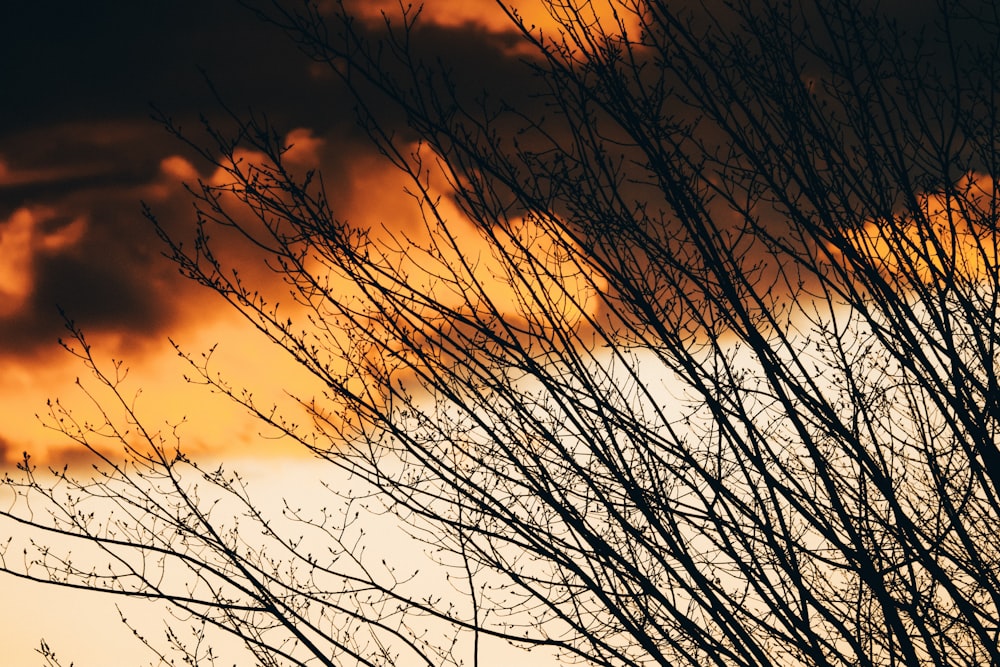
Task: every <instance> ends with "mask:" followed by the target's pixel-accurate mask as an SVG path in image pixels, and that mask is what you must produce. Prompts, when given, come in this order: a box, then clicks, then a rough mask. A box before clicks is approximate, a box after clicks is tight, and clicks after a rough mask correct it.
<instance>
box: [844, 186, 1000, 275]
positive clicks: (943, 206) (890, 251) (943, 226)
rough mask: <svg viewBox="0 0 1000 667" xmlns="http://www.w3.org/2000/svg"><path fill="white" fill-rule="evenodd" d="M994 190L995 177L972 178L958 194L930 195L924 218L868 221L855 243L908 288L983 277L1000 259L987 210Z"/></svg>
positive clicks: (854, 236) (998, 243)
mask: <svg viewBox="0 0 1000 667" xmlns="http://www.w3.org/2000/svg"><path fill="white" fill-rule="evenodd" d="M993 189H994V183H993V179H992V178H991V177H990V176H987V175H984V174H974V173H970V174H967V175H966V176H965V177H964V178H963V179H961V180H960V181H959V182H958V183H956V184H955V186H954V189H953V192H954V194H952V195H949V194H946V193H941V192H930V193H926V194H924V195H922V196H921V197H920V198H919V200H918V204H919V207H920V211H919V215H911V216H909V217H906V216H903V217H898V218H896V219H893V220H892V221H889V222H888V223H885V222H875V221H870V222H867V223H865V225H864V226H863V227H862V228H861V229H859V230H857V231H856V232H854V233H853V234H852V243H853V245H854V246H855V248H856V249H857V250H858V251H860V252H861V253H862V255H863V256H864V257H865V258H867V259H868V260H870V261H873V262H874V263H875V265H876V266H877V267H878V268H879V269H881V270H882V271H884V272H885V274H886V275H895V276H899V277H901V278H902V280H903V282H904V284H905V283H907V282H908V281H918V282H921V283H932V282H937V281H940V280H954V279H959V280H962V281H968V282H976V281H978V280H981V279H984V278H986V277H987V275H986V271H988V270H991V269H992V268H993V267H995V266H996V265H997V263H998V261H1000V237H998V227H997V223H996V220H993V219H991V218H990V215H991V214H990V211H989V210H988V207H989V202H992V201H993V199H994V192H993ZM981 205H985V206H986V207H987V208H986V209H985V210H983V209H982V208H981ZM836 254H837V255H839V254H840V253H836ZM914 286H915V285H914Z"/></svg>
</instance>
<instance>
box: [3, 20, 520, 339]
mask: <svg viewBox="0 0 1000 667" xmlns="http://www.w3.org/2000/svg"><path fill="white" fill-rule="evenodd" d="M372 29H373V30H376V31H377V30H378V29H379V28H378V22H374V23H373V24H372ZM422 33H423V34H422V37H421V39H420V40H419V43H420V45H421V48H422V51H423V55H425V56H426V57H428V58H432V59H433V58H437V57H439V56H440V57H441V58H442V59H443V60H444V61H446V62H450V63H454V65H455V69H454V74H455V76H456V77H457V80H458V83H459V85H460V86H463V87H464V86H465V85H467V84H469V85H473V86H476V87H478V88H482V87H485V88H487V89H489V90H490V91H491V93H493V94H494V95H497V96H500V97H504V96H519V97H521V99H522V100H523V99H524V98H523V90H524V88H523V86H522V85H521V84H520V81H519V79H521V78H522V77H523V76H524V72H525V70H524V68H523V65H522V64H520V63H518V62H517V60H516V58H514V57H510V55H509V53H508V51H507V50H506V49H507V47H508V46H509V39H508V38H505V37H503V36H497V35H495V34H489V33H487V32H485V31H484V30H482V29H477V28H474V27H472V26H458V27H452V28H444V27H437V26H434V25H428V26H426V27H425V28H424V29H423V30H422ZM0 62H2V63H3V67H0V90H2V91H3V103H2V104H0V248H3V249H4V252H5V253H6V257H5V258H0V276H4V275H8V276H14V278H15V280H13V281H12V283H11V285H8V286H6V292H5V290H4V288H3V287H2V286H0V301H2V300H3V299H4V298H5V294H6V299H7V301H6V303H0V356H4V355H11V354H14V355H29V356H30V355H33V354H35V353H37V351H38V350H42V349H49V348H50V347H51V345H52V343H53V341H54V340H55V339H56V338H57V337H58V336H59V335H60V334H61V333H62V329H61V322H60V320H59V317H58V314H57V312H58V311H57V306H60V307H62V308H64V309H65V310H66V311H67V312H68V313H69V314H70V315H72V316H73V317H74V318H76V319H77V320H78V321H79V323H80V324H81V325H83V326H84V327H85V328H88V329H90V330H95V329H96V330H103V331H118V332H120V333H122V334H123V336H124V337H125V338H127V339H135V340H139V339H142V338H148V337H151V336H157V335H161V334H160V332H161V331H164V330H169V325H171V324H174V325H177V324H181V325H184V324H186V323H188V322H190V321H193V320H196V319H197V318H198V312H199V306H198V303H199V299H201V298H204V297H202V296H200V295H199V293H198V291H197V290H196V289H195V288H194V286H192V285H189V284H187V283H186V282H185V281H184V279H183V278H181V277H180V276H178V275H177V273H176V271H175V270H174V269H173V267H171V266H170V265H169V263H167V262H166V260H164V259H163V258H161V257H160V256H159V250H160V248H161V246H159V245H158V241H157V239H156V238H155V234H154V233H153V231H152V227H151V226H150V225H149V223H148V222H147V221H145V220H144V219H143V217H142V215H141V212H140V204H139V200H140V199H143V198H149V197H150V196H151V195H150V192H151V190H150V189H151V188H153V187H154V186H156V187H161V188H162V187H167V186H165V185H164V184H163V181H164V174H163V173H162V168H161V162H162V161H163V160H164V158H167V157H168V156H171V155H181V156H184V157H185V158H187V159H189V160H191V161H192V162H193V164H195V165H196V166H197V168H198V169H200V170H201V172H202V173H201V175H202V176H207V175H209V174H210V168H209V167H208V166H207V165H204V164H200V163H198V162H197V160H196V159H195V158H194V154H193V152H192V151H190V150H188V149H186V147H184V146H183V145H182V144H181V143H180V142H178V141H177V140H176V139H175V138H173V137H171V136H170V135H168V133H167V132H165V131H164V129H163V128H162V127H160V126H159V125H157V124H156V123H155V122H153V121H152V120H151V119H150V118H149V115H150V109H151V108H150V103H152V104H155V105H156V106H157V107H158V108H160V109H162V110H163V111H164V112H165V113H167V114H169V115H170V116H171V117H172V118H173V119H175V120H176V121H177V122H179V123H180V124H182V125H183V126H184V127H185V129H186V130H188V131H192V132H193V133H194V135H195V136H196V137H204V135H203V134H199V132H200V130H199V127H200V121H199V115H200V114H202V113H204V114H205V115H207V116H208V117H209V118H210V119H212V120H213V121H216V122H219V123H220V125H221V126H222V127H223V128H224V127H225V125H226V120H225V115H224V114H222V113H220V108H219V103H218V100H216V99H215V97H214V96H213V92H212V90H211V89H210V87H209V86H208V85H207V84H206V81H205V78H204V77H203V74H202V70H203V71H204V72H205V74H206V75H207V76H208V77H209V78H210V79H211V81H212V82H213V84H215V85H216V88H217V90H218V93H219V95H220V96H221V97H222V98H223V99H224V100H225V103H226V104H227V105H228V106H229V107H230V108H231V109H233V110H234V111H235V112H237V113H239V114H243V113H246V112H247V111H248V110H250V109H251V108H252V109H253V110H254V111H255V112H261V113H266V114H267V115H268V117H269V119H270V120H271V122H273V123H274V124H275V125H276V126H277V127H278V128H279V129H280V130H284V131H287V130H291V129H293V128H295V127H305V128H309V129H310V130H311V131H313V132H314V133H316V135H317V136H320V137H322V138H324V139H326V140H327V145H328V147H329V150H327V151H325V153H324V164H323V167H324V173H325V176H326V179H327V181H328V188H329V190H330V191H331V193H337V192H338V191H339V192H340V194H341V195H343V197H344V199H345V200H349V199H350V198H351V197H350V195H351V193H349V192H347V191H346V190H345V188H348V187H349V185H347V184H348V183H349V180H350V179H348V178H345V176H346V174H347V173H348V172H349V170H350V165H351V164H352V162H354V161H355V160H356V158H357V157H358V156H359V155H361V154H370V152H371V150H372V149H371V148H370V147H368V146H367V145H366V144H365V142H364V141H362V133H361V132H360V131H358V130H357V129H356V128H354V127H353V120H354V111H353V108H352V104H351V103H350V101H349V98H348V97H347V96H346V95H345V94H344V91H343V90H342V89H341V88H340V86H339V84H338V83H337V81H336V79H335V78H334V77H332V76H329V75H327V76H324V75H323V74H322V66H319V68H317V66H316V65H315V64H313V63H310V61H309V60H308V59H306V58H304V57H303V56H302V55H301V54H300V53H299V52H298V51H297V50H296V49H295V47H294V45H293V44H292V43H291V42H290V40H288V39H287V37H286V36H285V35H283V34H281V32H280V31H279V30H277V29H275V28H274V26H270V25H267V24H265V23H263V22H261V21H260V20H259V19H258V18H257V17H256V16H255V15H254V14H253V13H252V12H250V11H247V10H246V9H245V8H243V7H241V6H240V5H239V3H237V2H235V1H229V0H219V1H213V2H201V1H194V0H150V1H147V2H125V1H112V0H100V1H96V2H26V1H24V2H20V1H19V2H11V3H4V5H3V8H2V9H0ZM390 122H391V123H394V124H396V123H398V124H399V125H400V128H399V129H402V124H403V123H404V120H403V119H402V118H394V119H391V121H390ZM168 189H170V192H171V194H170V196H169V197H167V198H166V199H162V198H161V199H157V198H156V197H154V199H157V200H156V201H153V202H152V203H153V205H154V208H155V210H156V212H157V214H158V217H159V218H160V220H161V221H162V222H163V223H164V224H165V225H166V226H168V227H170V228H173V229H181V228H182V227H184V226H189V225H190V224H191V222H192V220H193V215H192V210H191V206H190V203H189V198H188V197H186V196H185V194H184V193H183V190H182V189H181V188H180V186H179V184H178V183H173V184H172V185H170V186H169V187H168ZM15 217H17V221H15V220H14V218H15ZM74 221H75V222H74ZM15 222H16V224H15ZM64 227H65V228H66V229H70V230H72V231H73V232H74V233H75V234H76V236H73V238H72V239H70V240H68V241H67V240H66V239H67V238H68V237H67V233H68V232H66V233H64V232H62V231H61V230H62V229H63V228H64ZM5 262H6V264H5ZM19 272H20V273H19ZM25 272H27V273H28V274H30V275H23V274H24V273H25ZM21 283H24V284H21ZM12 295H13V296H12ZM192 304H194V305H192Z"/></svg>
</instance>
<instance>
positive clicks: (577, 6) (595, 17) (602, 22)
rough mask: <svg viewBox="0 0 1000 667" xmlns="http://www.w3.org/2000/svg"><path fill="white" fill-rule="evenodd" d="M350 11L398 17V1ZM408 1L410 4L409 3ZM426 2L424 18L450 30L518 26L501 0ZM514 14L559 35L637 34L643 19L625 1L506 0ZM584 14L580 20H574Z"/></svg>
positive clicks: (350, 6) (360, 0) (537, 29)
mask: <svg viewBox="0 0 1000 667" xmlns="http://www.w3.org/2000/svg"><path fill="white" fill-rule="evenodd" d="M344 4H345V6H346V7H347V10H348V12H350V13H351V14H354V15H356V16H359V17H360V18H362V19H367V20H369V21H382V20H383V16H385V17H389V18H390V19H393V18H395V17H397V16H399V13H400V4H399V2H398V0H349V1H347V2H345V3H344ZM404 4H406V3H404ZM420 4H422V5H423V10H422V13H421V20H423V21H427V22H430V23H433V24H435V25H440V26H443V27H447V28H460V27H463V26H469V25H472V26H477V27H479V28H481V29H484V30H486V31H488V32H495V33H503V32H511V31H514V30H515V29H516V28H515V27H514V25H513V24H512V22H511V18H510V16H508V15H507V14H506V13H505V12H504V11H503V9H501V8H500V7H499V6H498V4H497V2H496V0H425V2H423V3H413V6H414V7H417V6H419V5H420ZM504 5H506V6H507V7H508V9H509V10H510V11H511V13H512V14H513V15H514V16H516V17H518V18H519V19H520V20H521V21H522V22H523V24H524V26H525V27H526V28H528V29H530V30H531V32H533V33H536V34H537V33H541V34H543V35H544V36H545V37H546V38H554V37H555V36H556V35H559V34H560V33H563V32H565V31H566V29H567V26H572V25H584V26H587V27H588V28H590V29H591V30H593V29H594V27H595V26H597V25H599V26H600V27H601V29H602V30H603V31H604V33H605V34H608V35H618V34H621V32H622V28H623V27H624V29H625V30H627V31H628V32H629V33H637V32H638V29H639V18H638V15H637V14H636V12H635V11H634V10H631V9H629V7H630V6H633V5H634V3H629V2H623V0H569V1H568V2H567V1H565V0H563V1H559V2H554V1H552V0H515V1H513V2H505V3H504ZM576 13H578V14H579V19H576V18H572V17H573V16H574V14H576Z"/></svg>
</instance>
